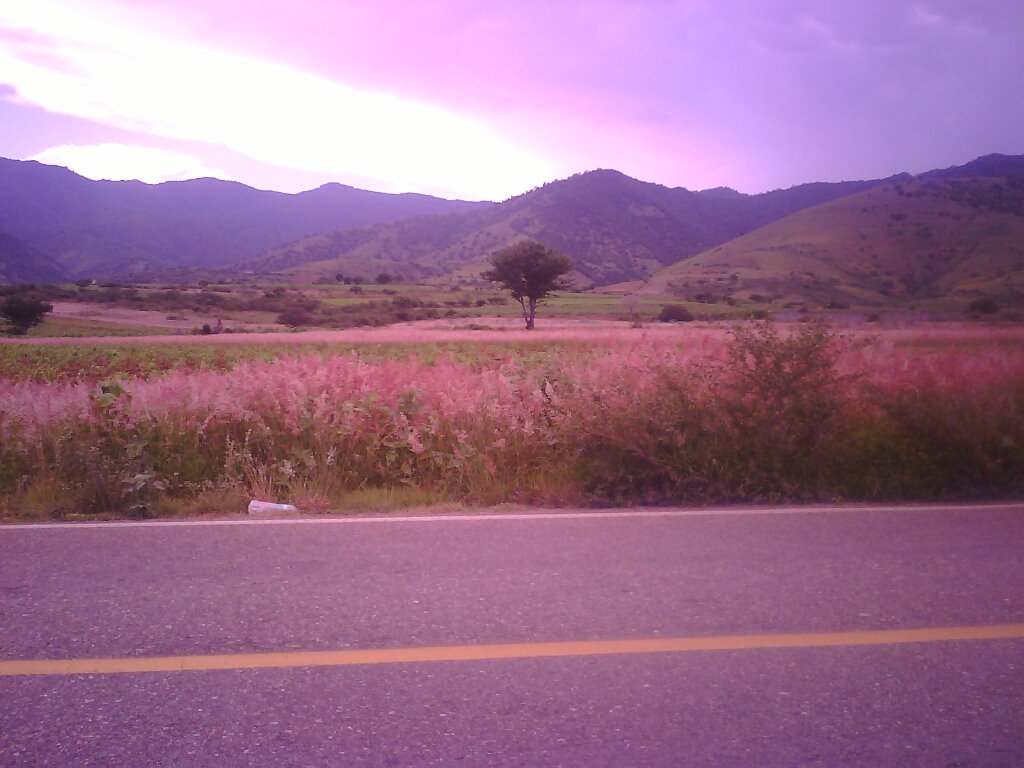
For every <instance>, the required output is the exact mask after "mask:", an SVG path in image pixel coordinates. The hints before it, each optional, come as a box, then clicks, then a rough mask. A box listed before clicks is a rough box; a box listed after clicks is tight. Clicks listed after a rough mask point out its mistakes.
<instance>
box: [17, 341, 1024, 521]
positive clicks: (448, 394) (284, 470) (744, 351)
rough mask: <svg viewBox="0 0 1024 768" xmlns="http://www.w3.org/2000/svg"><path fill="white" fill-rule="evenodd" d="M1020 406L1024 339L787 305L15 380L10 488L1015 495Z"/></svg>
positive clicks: (527, 496)
mask: <svg viewBox="0 0 1024 768" xmlns="http://www.w3.org/2000/svg"><path fill="white" fill-rule="evenodd" d="M1022 409H1024V348H1022V347H1020V346H1017V345H1015V344H1009V345H1006V344H1001V345H997V346H989V347H985V348H982V349H980V351H968V350H965V349H964V348H963V346H962V345H959V346H958V345H955V344H954V345H950V344H948V343H943V344H940V345H932V346H930V347H928V348H927V349H926V350H925V351H922V350H921V349H920V348H914V349H908V348H907V346H906V345H902V344H900V345H897V344H891V343H878V342H864V341H858V340H856V339H854V338H840V337H838V336H836V335H834V334H833V333H831V332H830V331H828V330H827V329H824V328H820V327H817V326H806V327H801V328H798V329H796V330H793V331H790V332H782V331H779V330H778V329H777V328H775V327H773V326H771V325H767V324H755V325H751V326H746V327H744V328H742V329H738V330H736V331H734V332H733V333H732V334H731V335H730V334H726V333H724V332H721V331H719V332H715V333H710V332H700V333H692V334H684V335H681V334H664V333H652V334H643V335H632V336H618V337H616V338H614V339H608V340H605V341H603V342H601V343H594V344H588V345H562V346H558V347H556V348H553V349H548V350H545V351H543V352H542V353H538V354H536V355H524V354H523V353H522V350H504V351H501V350H496V349H489V350H488V351H487V352H486V354H480V355H478V356H477V357H475V358H469V359H459V358H457V357H456V356H455V355H444V354H442V355H440V356H436V355H434V356H432V359H430V360H421V359H419V358H418V357H416V356H411V357H406V358H402V359H391V358H376V359H367V358H364V357H361V356H359V355H358V354H356V353H354V352H351V351H349V352H344V353H339V354H330V353H329V352H323V351H321V352H319V353H316V354H301V355H295V356H285V357H281V358H279V359H274V360H250V361H246V362H240V363H238V364H237V365H236V366H235V367H234V368H233V369H231V370H229V371H219V370H192V371H184V370H180V371H170V372H168V373H167V374H166V375H163V376H159V377H154V376H149V377H136V378H127V379H124V380H121V381H119V382H108V383H106V384H86V383H79V384H74V383H65V384H41V383H31V382H22V383H11V382H9V381H8V382H3V381H0V439H2V440H3V443H2V446H0V505H2V508H3V510H4V512H5V514H7V515H12V514H16V513H17V511H18V510H20V509H22V508H23V507H25V506H26V503H27V501H32V503H33V504H35V507H34V509H35V512H36V513H37V514H51V515H53V514H60V513H61V512H62V511H64V512H71V511H84V512H94V513H99V512H114V513H120V514H146V513H148V512H150V511H152V510H153V509H155V508H163V507H161V504H166V503H170V502H173V501H174V500H177V501H178V502H181V503H186V502H187V501H188V500H190V499H195V498H197V497H198V496H200V495H203V494H210V493H216V494H221V495H225V497H230V498H234V499H239V498H244V497H246V496H258V497H269V498H274V499H279V500H285V501H292V502H295V503H298V504H299V505H300V506H304V507H306V508H317V507H321V508H330V507H332V506H334V505H335V504H337V503H338V500H339V499H344V498H345V497H346V494H352V493H353V492H359V491H365V490H368V489H384V490H387V489H394V490H399V489H407V490H409V491H410V492H412V491H415V492H422V493H423V494H426V495H428V496H430V497H431V498H445V499H452V500H458V501H465V502H471V503H496V502H502V501H520V502H530V501H535V502H545V503H568V504H576V503H602V502H609V503H663V502H678V501H700V502H703V501H721V500H729V501H731V500H770V501H774V500H810V499H828V500H836V499H866V500H881V499H894V498H949V497H986V496H1008V495H1015V494H1019V493H1020V492H1021V491H1022V490H1024V488H1022V486H1024V482H1022V478H1024V410H1022ZM43 487H45V488H47V489H49V491H50V492H47V493H42V492H41V491H40V488H43ZM54 489H56V490H54ZM169 500H170V502H169ZM28 506H32V504H29V505H28Z"/></svg>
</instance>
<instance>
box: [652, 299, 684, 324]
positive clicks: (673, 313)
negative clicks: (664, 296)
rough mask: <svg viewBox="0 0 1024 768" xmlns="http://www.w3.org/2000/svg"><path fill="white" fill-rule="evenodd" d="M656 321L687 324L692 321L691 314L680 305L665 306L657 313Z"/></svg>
mask: <svg viewBox="0 0 1024 768" xmlns="http://www.w3.org/2000/svg"><path fill="white" fill-rule="evenodd" d="M658 320H659V321H660V322H662V323H689V322H691V321H692V320H693V313H692V312H690V310H688V309H687V308H686V307H684V306H683V305H682V304H666V305H665V306H664V307H662V308H661V312H659V313H658Z"/></svg>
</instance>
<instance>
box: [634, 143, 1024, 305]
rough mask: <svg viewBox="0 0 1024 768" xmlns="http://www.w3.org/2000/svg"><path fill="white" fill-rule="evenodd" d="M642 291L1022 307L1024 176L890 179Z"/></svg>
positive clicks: (660, 277)
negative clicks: (982, 301)
mask: <svg viewBox="0 0 1024 768" xmlns="http://www.w3.org/2000/svg"><path fill="white" fill-rule="evenodd" d="M1018 160H1019V159H1018ZM982 165H984V164H982ZM976 168H977V166H976ZM999 169H1000V170H1002V169H1005V165H1001V166H999ZM642 291H643V292H644V293H656V294H657V293H667V294H672V295H676V296H680V297H684V298H690V299H697V300H706V301H716V302H721V301H727V300H738V301H750V300H753V301H755V302H756V301H760V300H762V299H764V300H773V301H776V302H783V303H786V302H789V303H792V304H794V305H802V304H806V303H812V304H819V305H826V306H827V305H829V304H832V305H833V306H842V305H851V306H886V305H890V306H907V305H908V304H911V305H913V304H917V305H919V306H925V307H927V306H936V307H942V306H949V305H950V303H951V302H952V303H954V304H964V303H967V302H969V300H970V299H972V298H977V297H983V296H985V297H992V298H996V299H997V300H1000V301H1002V302H1005V303H1007V304H1014V305H1019V304H1020V303H1021V302H1022V301H1024V176H1010V177H1007V178H999V177H985V176H975V177H963V175H962V172H954V173H946V172H944V173H942V174H924V175H923V176H920V177H918V178H915V179H910V180H903V181H900V182H897V183H891V184H886V185H884V186H881V187H877V188H874V189H871V190H868V191H865V192H861V193H858V194H856V195H851V196H849V197H845V198H842V199H840V200H835V201H833V202H830V203H826V204H824V205H819V206H816V207H813V208H809V209H806V210H803V211H800V212H798V213H795V214H793V215H791V216H788V217H786V218H783V219H780V220H778V221H775V222H772V223H770V224H767V225H766V226H764V227H761V228H760V229H757V230H755V231H753V232H751V233H749V234H747V235H744V236H743V237H740V238H737V239H735V240H732V241H730V242H728V243H725V244H723V245H720V246H717V247H715V248H711V249H709V250H707V251H705V252H703V253H701V254H699V255H697V256H694V257H693V258H689V259H686V260H684V261H681V262H680V263H678V264H675V265H673V266H671V267H669V268H667V269H665V270H662V271H661V272H659V273H658V274H657V275H655V276H654V278H652V279H651V280H650V281H649V282H648V283H647V285H646V286H645V287H644V288H643V289H642Z"/></svg>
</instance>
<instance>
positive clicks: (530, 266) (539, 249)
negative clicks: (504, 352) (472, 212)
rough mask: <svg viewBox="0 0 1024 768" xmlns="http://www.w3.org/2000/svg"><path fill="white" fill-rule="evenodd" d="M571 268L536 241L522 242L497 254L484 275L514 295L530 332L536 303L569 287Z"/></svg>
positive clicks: (562, 257)
mask: <svg viewBox="0 0 1024 768" xmlns="http://www.w3.org/2000/svg"><path fill="white" fill-rule="evenodd" d="M572 268H573V264H572V260H571V259H570V258H569V257H568V256H566V255H565V254H563V253H559V252H558V251H556V250H554V249H552V248H549V247H548V246H546V245H544V244H543V243H538V242H537V241H536V240H520V241H519V242H517V243H514V244H513V245H510V246H508V247H507V248H503V249H501V250H500V251H498V252H497V253H495V254H494V257H493V258H492V259H491V268H490V269H489V270H487V271H486V272H484V273H483V276H484V278H485V279H487V280H490V281H492V282H495V283H501V285H503V286H504V287H505V288H506V289H508V290H509V291H510V292H511V293H512V298H513V299H515V300H516V301H518V302H519V305H520V306H521V307H522V308H523V320H524V321H525V322H526V328H527V330H532V329H533V327H534V319H535V318H536V316H537V304H539V303H540V302H541V301H542V300H543V299H545V298H547V297H548V296H550V295H551V294H552V293H554V292H555V291H564V290H566V289H567V288H568V287H569V284H568V283H567V282H566V280H565V275H567V274H568V273H569V272H571V271H572Z"/></svg>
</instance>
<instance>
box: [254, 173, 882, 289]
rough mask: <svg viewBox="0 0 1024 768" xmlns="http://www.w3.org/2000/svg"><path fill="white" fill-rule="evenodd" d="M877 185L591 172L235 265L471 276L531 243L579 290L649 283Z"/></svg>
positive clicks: (300, 271) (318, 272)
mask: <svg viewBox="0 0 1024 768" xmlns="http://www.w3.org/2000/svg"><path fill="white" fill-rule="evenodd" d="M880 183H882V182H880V181H859V182H843V183H838V184H823V183H818V184H806V185H802V186H799V187H794V188H792V189H787V190H777V191H774V192H768V193H765V194H760V195H744V194H740V193H738V192H735V191H733V190H729V189H714V190H708V191H704V192H691V191H689V190H687V189H683V188H668V187H664V186H661V185H658V184H650V183H647V182H643V181H638V180H636V179H632V178H630V177H628V176H625V175H624V174H622V173H619V172H617V171H611V170H598V171H591V172H589V173H584V174H578V175H576V176H572V177H570V178H568V179H564V180H562V181H555V182H551V183H549V184H546V185H544V186H543V187H541V188H539V189H535V190H532V191H530V192H527V193H526V194H524V195H520V196H518V197H514V198H512V199H510V200H507V201H505V202H503V203H500V204H498V205H495V206H492V207H490V208H485V209H482V210H478V211H473V212H471V213H468V214H463V215H461V216H444V217H431V218H418V219H412V220H404V221H399V222H394V223H391V224H387V225H381V226H376V227H372V228H367V229H362V230H354V231H353V230H350V231H344V232H331V233H321V234H318V235H315V236H313V237H309V238H305V239H302V240H299V241H297V242H294V243H290V244H288V245H286V246H283V247H280V248H276V249H273V250H271V251H270V252H268V253H266V254H264V255H262V256H260V257H259V258H256V259H252V260H249V261H247V262H246V263H245V264H244V265H240V266H241V268H242V269H243V270H246V271H250V272H254V273H266V272H269V271H290V272H291V273H293V274H296V275H301V276H302V277H304V278H307V279H308V278H317V277H324V276H334V275H336V274H338V273H341V274H346V275H361V276H372V275H374V274H376V273H378V272H381V271H385V272H389V273H392V274H399V275H402V276H403V277H405V278H407V279H424V278H430V277H441V276H446V277H453V278H473V277H474V276H476V275H478V274H479V272H480V270H481V269H482V268H483V266H484V264H485V263H486V262H487V260H488V259H489V258H490V256H491V255H492V254H493V252H494V251H495V250H497V249H499V248H502V247H504V246H505V245H508V244H509V243H510V242H512V241H513V240H515V239H516V238H519V237H532V238H535V239H538V240H541V241H543V242H544V243H546V244H548V245H550V246H551V247H553V248H556V249H558V250H560V251H562V252H564V253H566V254H568V255H569V256H571V257H572V258H573V260H574V261H575V263H576V267H577V272H578V274H577V275H576V279H577V282H578V283H579V284H580V285H583V286H595V285H596V286H600V285H607V284H609V283H615V282H618V281H622V280H632V279H636V278H640V277H647V276H649V275H652V274H654V273H655V272H656V271H658V270H659V269H661V268H663V267H664V266H666V265H669V264H674V263H676V262H678V261H680V260H681V259H685V258H687V257H689V256H693V255H695V254H697V253H700V252H701V251H703V250H705V249H707V248H710V247H713V246H715V245H717V244H720V243H724V242H727V241H729V240H731V239H733V238H735V237H738V236H740V235H742V234H744V233H746V232H749V231H751V230H753V229H755V228H757V227H759V226H761V225H763V224H765V223H767V222H770V221H773V220H775V219H778V218H780V217H783V216H787V215H789V214H791V213H793V212H794V211H798V210H801V209H803V208H806V207H808V206H812V205H817V204H819V203H822V202H825V201H828V200H834V199H836V198H839V197H843V196H846V195H849V194H852V193H854V192H859V191H861V190H864V189H869V188H871V187H873V186H876V185H878V184H880Z"/></svg>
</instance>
